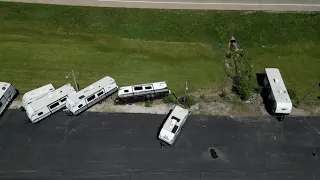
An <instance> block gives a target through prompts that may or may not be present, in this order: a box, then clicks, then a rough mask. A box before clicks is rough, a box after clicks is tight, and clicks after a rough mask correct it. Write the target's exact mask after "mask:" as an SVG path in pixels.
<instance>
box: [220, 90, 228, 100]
mask: <svg viewBox="0 0 320 180" xmlns="http://www.w3.org/2000/svg"><path fill="white" fill-rule="evenodd" d="M226 96H227V93H226V91H225V90H224V89H223V90H222V91H221V93H220V94H219V97H220V98H225V97H226Z"/></svg>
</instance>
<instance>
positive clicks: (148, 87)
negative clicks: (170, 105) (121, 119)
mask: <svg viewBox="0 0 320 180" xmlns="http://www.w3.org/2000/svg"><path fill="white" fill-rule="evenodd" d="M170 93H171V92H170V90H169V89H168V87H167V83H166V82H165V81H162V82H155V83H149V84H139V85H133V86H125V87H121V88H119V91H118V97H117V99H116V101H115V103H116V104H123V103H127V102H129V103H131V102H135V101H145V100H149V99H160V98H163V97H166V96H167V95H169V94H170Z"/></svg>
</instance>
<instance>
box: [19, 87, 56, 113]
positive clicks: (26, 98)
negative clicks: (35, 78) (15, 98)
mask: <svg viewBox="0 0 320 180" xmlns="http://www.w3.org/2000/svg"><path fill="white" fill-rule="evenodd" d="M54 90H55V88H54V87H53V85H52V84H47V85H44V86H41V87H39V88H37V89H34V90H31V91H29V92H26V93H25V94H24V95H23V96H22V107H23V108H24V107H25V106H26V105H28V104H30V103H32V102H33V101H34V100H36V99H38V98H40V97H42V96H45V95H46V94H48V93H49V92H52V91H54Z"/></svg>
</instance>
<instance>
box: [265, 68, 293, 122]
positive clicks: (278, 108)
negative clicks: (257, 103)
mask: <svg viewBox="0 0 320 180" xmlns="http://www.w3.org/2000/svg"><path fill="white" fill-rule="evenodd" d="M264 89H265V90H264V91H265V93H266V96H268V98H267V99H268V103H270V106H271V110H272V112H273V113H274V115H275V116H276V117H278V118H280V119H281V120H282V119H284V117H285V116H287V115H289V114H290V113H291V110H292V102H291V99H290V96H289V94H288V91H287V88H286V86H285V85H284V82H283V79H282V76H281V74H280V71H279V69H277V68H266V69H265V79H264Z"/></svg>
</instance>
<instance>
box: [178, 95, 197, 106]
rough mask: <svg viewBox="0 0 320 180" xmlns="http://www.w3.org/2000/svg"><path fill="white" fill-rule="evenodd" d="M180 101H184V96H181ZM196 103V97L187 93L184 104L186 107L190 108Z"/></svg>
mask: <svg viewBox="0 0 320 180" xmlns="http://www.w3.org/2000/svg"><path fill="white" fill-rule="evenodd" d="M180 102H182V103H184V99H183V97H181V98H180ZM196 103H197V102H196V100H195V97H193V96H189V95H187V96H186V102H185V104H184V106H185V107H186V108H190V107H191V106H193V105H195V104H196Z"/></svg>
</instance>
